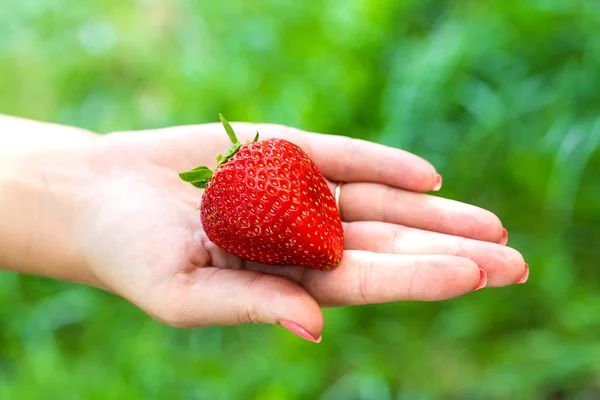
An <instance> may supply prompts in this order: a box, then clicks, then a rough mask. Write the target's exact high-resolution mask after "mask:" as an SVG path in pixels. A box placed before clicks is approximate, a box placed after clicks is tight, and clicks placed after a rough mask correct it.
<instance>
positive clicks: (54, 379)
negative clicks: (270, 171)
mask: <svg viewBox="0 0 600 400" xmlns="http://www.w3.org/2000/svg"><path fill="white" fill-rule="evenodd" d="M599 89H600V2H597V1H592V0H588V1H583V0H569V1H565V0H532V1H521V0H495V1H485V2H481V1H474V0H473V1H440V0H405V1H399V0H396V1H393V0H372V1H368V0H310V1H309V0H303V1H286V0H254V1H248V0H230V1H226V2H225V1H224V2H218V1H209V0H207V1H192V0H177V1H168V0H162V1H161V0H139V1H122V0H89V1H68V0H4V1H0V112H2V113H5V114H13V115H18V116H22V117H28V118H34V119H42V120H47V121H54V122H58V123H64V124H71V125H76V126H80V127H84V128H88V129H92V130H95V131H98V132H102V133H107V132H110V131H113V130H126V129H140V128H152V127H164V126H170V125H176V124H191V123H193V124H196V123H202V122H213V121H216V120H217V115H218V113H219V112H222V113H224V114H225V115H226V116H227V117H228V118H229V119H230V120H246V121H253V122H273V123H281V124H287V125H291V126H295V127H298V128H302V129H306V130H311V131H319V132H327V133H335V134H344V135H348V136H353V137H362V138H366V139H369V140H373V141H377V142H380V143H385V144H388V145H391V146H396V147H400V148H404V149H407V150H409V151H412V152H415V153H417V154H419V155H421V156H423V157H426V158H427V159H429V160H430V161H431V162H432V163H433V164H434V165H435V166H436V167H437V168H438V170H439V171H440V172H441V173H442V174H443V176H444V188H443V189H442V191H441V192H440V195H441V196H444V197H449V198H454V199H458V200H461V201H465V202H469V203H473V204H476V205H479V206H482V207H485V208H488V209H490V210H492V211H494V212H495V213H497V214H498V215H499V216H500V217H501V219H502V220H503V221H504V224H505V226H506V227H507V228H508V230H509V234H510V240H509V245H511V246H514V247H516V248H517V249H519V250H520V251H521V252H522V253H523V254H524V255H525V258H526V260H527V261H528V262H529V265H530V268H531V275H530V279H529V282H527V284H525V285H518V286H515V287H509V288H502V289H485V290H482V291H479V292H476V293H473V294H470V295H467V296H465V297H462V298H458V299H454V300H451V301H446V302H442V303H403V304H388V305H377V306H366V307H358V308H346V309H333V310H327V311H326V313H325V316H326V328H325V332H324V340H323V342H322V343H321V344H320V345H313V344H311V343H308V342H304V341H302V340H301V339H298V338H296V337H294V336H293V335H291V334H289V333H288V332H286V331H285V330H283V329H281V328H277V327H274V326H245V327H236V328H210V329H202V330H180V329H175V328H170V327H166V326H163V325H161V324H159V323H157V322H154V321H153V320H151V319H150V318H148V317H147V316H146V315H144V314H143V313H141V312H140V311H138V310H137V309H136V308H135V307H133V306H131V305H129V304H128V303H126V302H125V301H123V300H121V299H118V298H115V297H113V296H110V295H108V294H105V293H101V292H99V291H97V290H95V289H91V288H87V287H82V286H79V285H72V284H67V283H61V282H53V281H50V280H46V279H38V278H32V277H24V276H17V275H15V274H10V273H1V274H0V399H8V400H12V399H40V398H43V399H167V398H180V399H215V400H219V399H273V400H275V399H324V400H333V399H376V400H387V399H398V400H400V399H418V400H426V399H427V400H428V399H598V398H600V265H599V260H600V252H599V251H598V250H597V249H596V246H597V245H598V244H599V243H600V179H599V176H600V152H599V146H600V90H599Z"/></svg>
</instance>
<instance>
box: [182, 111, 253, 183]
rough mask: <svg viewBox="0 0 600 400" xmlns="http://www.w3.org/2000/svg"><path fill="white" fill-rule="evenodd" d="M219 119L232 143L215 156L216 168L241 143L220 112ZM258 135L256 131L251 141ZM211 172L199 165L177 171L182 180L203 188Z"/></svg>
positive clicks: (240, 145) (234, 151)
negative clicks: (184, 170) (222, 152)
mask: <svg viewBox="0 0 600 400" xmlns="http://www.w3.org/2000/svg"><path fill="white" fill-rule="evenodd" d="M219 119H220V120H221V123H222V124H223V127H224V128H225V132H227V136H229V140H231V143H233V146H231V147H230V148H229V149H227V151H226V152H225V154H219V155H218V156H217V166H216V168H218V167H219V166H220V165H221V164H224V163H226V162H227V161H228V160H229V159H230V158H231V157H233V156H234V155H235V153H237V152H238V150H239V149H240V147H242V144H241V143H240V141H239V140H238V138H237V136H236V134H235V132H234V130H233V128H232V127H231V125H230V124H229V122H228V121H227V120H226V119H225V117H223V115H222V114H219ZM258 136H259V134H258V132H256V136H254V139H253V140H252V142H256V141H258ZM248 143H250V142H246V144H248ZM216 168H215V169H216ZM213 174H214V171H213V170H211V169H210V168H208V167H205V166H201V167H196V168H194V169H192V170H189V171H186V172H181V173H179V177H180V178H181V179H182V180H183V181H185V182H188V183H191V184H192V185H194V186H195V187H197V188H200V189H204V188H206V185H208V182H209V181H210V179H211V178H212V176H213Z"/></svg>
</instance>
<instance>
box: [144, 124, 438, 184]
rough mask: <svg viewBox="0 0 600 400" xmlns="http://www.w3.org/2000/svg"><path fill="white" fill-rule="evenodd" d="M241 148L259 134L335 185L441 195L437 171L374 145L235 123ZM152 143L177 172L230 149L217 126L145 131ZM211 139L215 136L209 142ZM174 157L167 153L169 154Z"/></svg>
mask: <svg viewBox="0 0 600 400" xmlns="http://www.w3.org/2000/svg"><path fill="white" fill-rule="evenodd" d="M231 125H232V127H233V129H234V130H235V132H236V135H237V137H238V139H239V140H240V142H242V143H244V142H245V141H247V140H251V139H252V138H253V137H254V135H255V134H256V132H257V131H258V132H259V133H260V137H261V138H263V139H266V138H272V137H278V138H282V139H286V140H289V141H291V142H293V143H295V144H297V145H298V146H300V147H301V148H302V149H303V150H304V151H305V152H306V153H307V154H308V155H309V157H310V158H311V159H312V160H313V161H314V162H315V164H316V165H317V166H318V167H319V169H320V170H321V172H322V173H323V174H324V175H325V176H326V177H327V178H328V179H330V180H334V181H344V182H358V181H365V182H377V183H381V184H385V185H389V186H393V187H399V188H403V189H406V190H412V191H428V190H439V188H440V187H441V184H442V178H441V176H440V175H439V174H438V173H437V172H436V170H435V168H434V167H433V165H431V164H430V163H429V162H428V161H426V160H424V159H423V158H421V157H419V156H417V155H415V154H412V153H410V152H407V151H404V150H400V149H396V148H392V147H388V146H384V145H381V144H377V143H372V142H369V141H366V140H360V139H353V138H349V137H345V136H336V135H328V134H320V133H311V132H305V131H302V130H299V129H294V128H290V127H287V126H283V125H274V124H252V123H245V122H232V123H231ZM139 134H142V135H143V136H144V138H145V139H144V140H145V141H146V142H149V143H154V144H157V143H162V145H159V146H156V148H157V149H160V150H161V153H159V154H157V157H162V158H168V159H169V162H171V163H175V164H176V165H177V167H178V168H180V169H182V168H191V167H194V166H196V165H197V163H198V161H199V160H208V159H210V160H213V159H214V157H215V154H218V153H219V152H223V151H225V149H227V148H228V147H229V146H230V143H229V142H228V138H227V135H226V134H225V132H224V131H223V126H222V125H221V124H217V123H209V124H201V125H188V126H177V127H170V128H163V129H156V130H151V131H140V132H139ZM207 136H210V138H209V139H208V142H207ZM169 147H170V148H172V149H173V148H174V149H176V151H175V152H173V151H171V152H165V151H164V149H165V148H169Z"/></svg>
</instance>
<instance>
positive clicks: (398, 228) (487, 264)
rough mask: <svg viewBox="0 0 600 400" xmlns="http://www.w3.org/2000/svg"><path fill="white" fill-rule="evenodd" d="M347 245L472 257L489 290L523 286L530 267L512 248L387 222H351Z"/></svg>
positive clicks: (346, 229) (392, 251) (346, 225)
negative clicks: (508, 286)
mask: <svg viewBox="0 0 600 400" xmlns="http://www.w3.org/2000/svg"><path fill="white" fill-rule="evenodd" d="M344 233H345V246H346V248H347V249H351V250H367V251H373V252H378V253H390V254H415V255H418V254H429V255H436V254H438V255H451V256H458V257H463V258H468V259H470V260H472V261H473V262H475V263H476V264H477V265H478V266H479V267H480V268H481V269H483V270H485V271H486V273H487V276H488V281H487V286H488V287H500V286H506V285H511V284H513V283H522V280H523V279H527V275H528V273H529V267H528V266H527V264H526V263H525V261H524V260H523V256H522V255H521V254H520V253H519V252H518V251H516V250H515V249H512V248H510V247H506V246H502V245H499V244H496V243H490V242H485V241H480V240H474V239H468V238H464V237H459V236H452V235H447V234H442V233H437V232H430V231H424V230H421V229H415V228H409V227H406V226H402V225H396V224H389V223H385V222H351V223H347V224H345V226H344Z"/></svg>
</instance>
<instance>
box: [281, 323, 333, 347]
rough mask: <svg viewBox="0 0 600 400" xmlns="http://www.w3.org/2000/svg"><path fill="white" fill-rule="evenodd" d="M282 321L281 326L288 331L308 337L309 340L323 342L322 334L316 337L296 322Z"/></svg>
mask: <svg viewBox="0 0 600 400" xmlns="http://www.w3.org/2000/svg"><path fill="white" fill-rule="evenodd" d="M280 323H281V326H283V327H284V328H285V329H287V330H288V331H290V332H292V333H293V334H294V335H296V336H300V337H301V338H302V339H306V340H308V341H309V342H313V343H321V340H322V339H323V338H322V337H321V336H319V337H318V338H316V339H315V338H314V337H313V336H312V335H311V334H310V333H308V331H307V330H306V329H304V328H303V327H301V326H300V325H298V324H296V323H294V322H290V321H281V322H280Z"/></svg>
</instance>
